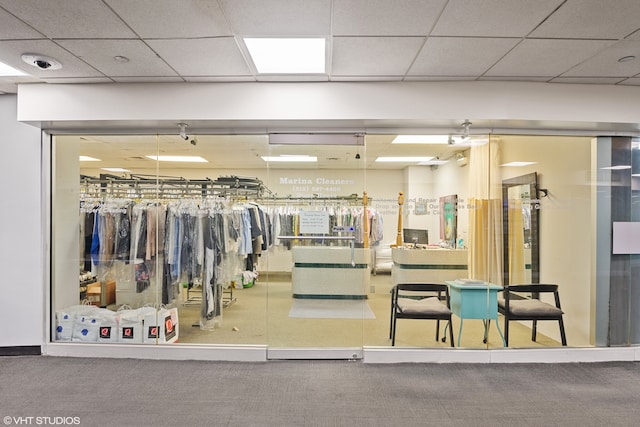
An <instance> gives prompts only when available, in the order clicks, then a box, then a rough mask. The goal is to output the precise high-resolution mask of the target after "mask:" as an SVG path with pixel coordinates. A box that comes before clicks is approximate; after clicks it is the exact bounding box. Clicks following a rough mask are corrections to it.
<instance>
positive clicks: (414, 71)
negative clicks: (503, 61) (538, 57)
mask: <svg viewBox="0 0 640 427" xmlns="http://www.w3.org/2000/svg"><path fill="white" fill-rule="evenodd" d="M519 41H520V39H515V38H469V37H429V39H427V43H426V44H425V45H424V47H423V48H422V50H421V51H420V54H419V55H418V57H417V58H416V60H415V62H414V64H413V66H412V67H411V70H410V71H409V74H410V75H424V76H480V75H482V74H483V73H484V72H485V71H487V70H488V69H489V68H490V67H491V66H492V65H493V64H495V63H496V61H498V60H499V59H500V58H502V57H503V56H504V55H505V54H506V53H507V52H508V51H509V50H510V49H511V48H513V47H514V46H515V45H516V44H517V43H518V42H519Z"/></svg>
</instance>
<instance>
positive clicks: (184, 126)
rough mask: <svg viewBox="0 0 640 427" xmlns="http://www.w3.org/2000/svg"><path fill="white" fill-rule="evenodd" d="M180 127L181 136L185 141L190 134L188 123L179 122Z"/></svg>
mask: <svg viewBox="0 0 640 427" xmlns="http://www.w3.org/2000/svg"><path fill="white" fill-rule="evenodd" d="M178 127H179V128H180V138H182V139H184V140H185V141H188V140H189V135H187V124H186V123H178Z"/></svg>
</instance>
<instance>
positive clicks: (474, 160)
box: [469, 137, 503, 285]
mask: <svg viewBox="0 0 640 427" xmlns="http://www.w3.org/2000/svg"><path fill="white" fill-rule="evenodd" d="M469 157H470V161H469V205H470V210H469V278H471V279H479V280H484V281H487V282H490V283H495V284H498V285H502V277H503V274H502V271H503V258H502V256H503V255H502V254H503V252H502V246H503V245H502V235H503V233H502V178H501V175H500V169H499V159H500V153H499V144H498V141H497V140H496V139H495V138H492V137H490V138H489V142H488V143H486V144H483V145H475V146H472V147H471V154H470V156H469Z"/></svg>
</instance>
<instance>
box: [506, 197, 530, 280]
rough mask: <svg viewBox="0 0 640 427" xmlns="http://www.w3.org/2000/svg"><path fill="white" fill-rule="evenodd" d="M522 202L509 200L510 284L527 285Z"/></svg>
mask: <svg viewBox="0 0 640 427" xmlns="http://www.w3.org/2000/svg"><path fill="white" fill-rule="evenodd" d="M522 230H524V222H523V218H522V200H520V199H509V284H511V285H513V284H516V283H527V280H526V278H525V265H524V264H525V262H524V233H523V231H522Z"/></svg>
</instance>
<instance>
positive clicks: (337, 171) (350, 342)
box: [258, 134, 375, 359]
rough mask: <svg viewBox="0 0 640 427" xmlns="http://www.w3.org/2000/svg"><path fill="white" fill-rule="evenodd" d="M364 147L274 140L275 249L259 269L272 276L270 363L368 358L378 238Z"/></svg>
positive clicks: (354, 141)
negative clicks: (368, 321)
mask: <svg viewBox="0 0 640 427" xmlns="http://www.w3.org/2000/svg"><path fill="white" fill-rule="evenodd" d="M363 144H364V138H363V137H362V136H359V135H338V134H324V135H311V134H302V135H293V134H278V135H270V136H269V150H268V155H266V156H264V160H265V162H266V164H267V169H268V178H267V187H268V188H269V190H270V191H271V194H270V195H269V196H268V197H265V198H263V200H262V201H261V205H262V208H264V210H265V211H266V212H267V213H268V216H269V218H270V219H271V221H273V224H272V228H271V229H272V230H273V232H274V236H275V245H274V246H275V247H274V248H273V249H272V250H270V251H269V252H268V256H267V257H266V258H265V259H264V260H262V259H261V260H260V261H259V263H258V266H259V267H260V269H264V270H266V272H267V274H266V275H262V276H264V277H265V279H266V281H267V284H266V287H267V295H268V296H267V336H268V346H269V351H268V357H269V358H272V359H277V358H288V359H290V358H306V359H311V358H332V359H335V358H345V359H349V358H360V357H361V355H362V346H363V321H364V320H365V319H367V318H371V317H374V314H373V312H372V311H371V308H370V306H369V303H368V298H369V291H370V280H371V250H370V246H371V245H372V243H373V242H372V236H375V233H373V234H372V230H371V224H372V215H373V212H371V211H369V209H368V202H369V200H368V197H369V196H368V195H367V190H368V189H367V180H366V168H365V161H366V160H365V157H366V155H365V152H364V145H363ZM373 240H375V237H373Z"/></svg>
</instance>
